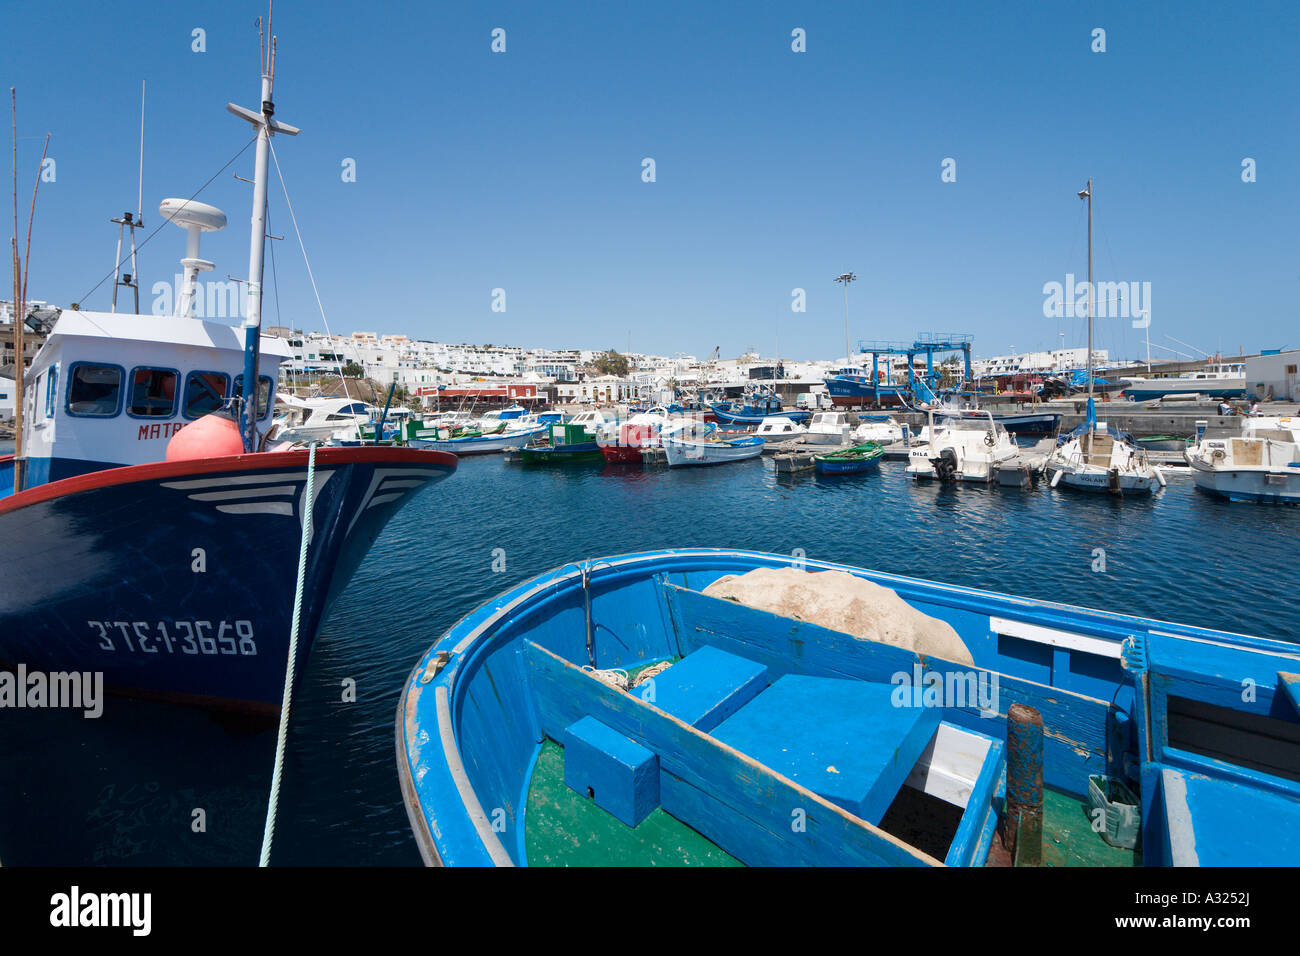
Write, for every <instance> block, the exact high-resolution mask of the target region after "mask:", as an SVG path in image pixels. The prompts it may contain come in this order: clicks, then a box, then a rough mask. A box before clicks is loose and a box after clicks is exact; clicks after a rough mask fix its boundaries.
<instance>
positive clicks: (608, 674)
mask: <svg viewBox="0 0 1300 956" xmlns="http://www.w3.org/2000/svg"><path fill="white" fill-rule="evenodd" d="M582 669H583V670H584V671H586V672H587V673H588V674H590V675H591V676H592V677H594V678H596V680H598V681H600V682H602V683H605V684H608V685H609V686H610V687H617V688H618V689H619V690H627V686H628V680H627V671H625V670H623V669H621V668H618V667H611V668H610V669H609V670H606V671H602V670H597V669H596V668H594V667H592V666H591V665H590V664H584V665H583V668H582Z"/></svg>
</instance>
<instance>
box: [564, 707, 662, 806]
mask: <svg viewBox="0 0 1300 956" xmlns="http://www.w3.org/2000/svg"><path fill="white" fill-rule="evenodd" d="M564 782H565V784H567V785H568V786H569V787H570V788H571V789H572V790H574V791H575V792H576V793H580V794H582V795H583V796H585V797H590V798H591V799H592V800H594V801H595V802H596V806H598V807H600V808H601V809H603V810H607V811H608V812H609V813H612V814H613V815H614V816H615V817H617V818H618V819H619V820H621V821H622V822H624V823H626V824H627V825H628V826H630V827H634V826H636V825H637V824H639V823H640V822H641V821H642V820H644V819H645V818H646V817H647V816H649V814H650V812H651V811H652V810H654V809H655V807H657V806H659V758H658V757H657V756H656V755H655V754H654V753H653V752H651V751H649V750H647V749H646V748H645V747H642V746H641V745H640V744H639V743H637V742H636V741H635V740H632V739H631V738H629V737H625V736H623V735H622V734H620V733H619V732H618V731H616V730H614V729H613V728H612V727H609V726H607V725H605V724H603V723H601V722H600V721H599V720H597V719H596V718H595V717H583V718H582V719H581V720H578V721H575V722H574V723H572V724H570V725H569V726H568V727H567V728H565V731H564Z"/></svg>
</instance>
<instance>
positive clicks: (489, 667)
mask: <svg viewBox="0 0 1300 956" xmlns="http://www.w3.org/2000/svg"><path fill="white" fill-rule="evenodd" d="M756 575H757V576H771V575H776V576H777V577H779V578H780V579H781V580H782V581H783V582H786V583H787V584H788V583H789V582H790V581H791V580H792V581H793V589H792V590H788V591H786V592H783V593H788V594H798V593H810V592H809V589H811V590H812V591H817V589H818V588H819V587H823V583H825V584H826V585H827V587H823V590H824V591H825V592H826V593H828V594H829V593H832V592H831V590H829V589H828V588H829V586H831V585H833V587H835V588H847V589H848V591H850V592H851V591H853V590H854V589H870V594H871V595H874V596H875V597H873V598H872V599H873V600H877V601H878V602H880V603H878V607H880V608H886V607H888V608H890V609H891V610H890V613H891V614H893V615H895V617H894V618H890V620H898V621H907V622H910V623H908V624H907V627H913V626H915V627H917V628H920V629H922V630H920V631H917V632H916V633H918V634H920V633H922V631H924V633H925V634H926V635H928V637H926V640H931V639H932V640H933V641H935V642H936V643H933V644H928V645H922V644H920V643H915V644H913V645H911V646H909V645H907V643H906V642H905V641H902V640H900V639H899V638H897V636H894V637H889V638H888V639H871V638H869V637H865V636H863V635H860V634H858V633H856V632H855V633H853V634H850V633H845V630H842V629H840V628H847V627H849V625H846V624H844V623H843V621H841V622H840V623H838V624H837V626H835V627H831V626H827V624H825V623H815V622H814V621H813V620H811V618H817V617H818V614H819V613H821V611H825V610H826V609H827V608H830V607H831V606H832V603H833V602H830V601H829V599H827V600H826V601H822V602H821V603H820V604H818V602H817V601H807V602H805V603H803V604H799V603H795V604H794V605H788V606H778V607H775V608H773V607H772V606H771V605H770V604H768V605H767V606H764V595H766V594H768V593H769V592H772V593H775V592H774V591H772V589H771V588H769V587H767V586H766V585H762V586H758V587H754V588H751V589H750V590H748V591H746V590H744V589H743V588H742V587H741V585H742V584H743V582H745V581H749V580H751V579H752V578H753V577H754V576H756ZM734 576H740V577H734ZM792 576H793V577H792ZM764 580H766V579H764ZM736 595H739V597H737V596H736ZM745 595H750V596H749V597H746V596H745ZM754 595H758V597H757V598H756V597H754ZM889 602H893V603H889ZM862 619H863V615H862V614H860V613H858V614H856V615H853V614H850V615H848V616H847V617H846V618H844V619H843V620H856V621H860V620H862ZM829 623H830V624H836V622H835V621H830V622H829ZM883 636H885V637H888V635H883ZM920 640H921V639H920V638H917V641H920ZM945 642H946V643H945ZM922 646H924V647H926V648H928V649H926V650H922V651H918V650H915V649H913V648H914V647H922ZM939 651H941V652H939ZM647 675H650V676H648V677H647ZM1297 675H1300V646H1297V645H1293V644H1289V643H1284V642H1281V641H1275V640H1268V639H1263V638H1259V637H1250V636H1246V635H1239V634H1232V633H1228V632H1223V631H1218V630H1213V629H1210V628H1202V627H1196V626H1193V625H1184V624H1173V623H1165V622H1160V621H1154V620H1148V619H1144V618H1140V617H1135V616H1132V615H1128V614H1121V613H1115V612H1108V611H1099V610H1090V609H1086V608H1079V607H1071V606H1068V605H1064V604H1057V603H1052V602H1047V601H1036V600H1028V599H1024V598H1018V597H1012V596H1008V595H1003V594H996V593H991V592H986V591H979V590H975V589H972V588H965V587H956V586H951V585H944V584H937V583H933V582H929V581H922V580H917V579H913V578H907V577H900V576H895V575H888V574H881V573H878V572H872V571H865V570H862V569H859V568H853V567H848V566H843V565H834V564H829V563H825V562H819V561H811V560H805V559H798V558H791V557H787V556H784V555H773V554H761V553H756V552H748V551H735V550H715V549H693V550H672V551H656V552H651V553H646V554H632V555H623V556H619V557H610V558H604V559H599V560H593V561H584V562H582V563H580V564H570V565H566V566H564V567H562V568H559V569H557V570H555V571H552V572H550V573H547V574H543V575H540V576H539V577H536V578H534V579H532V580H530V581H527V582H525V583H523V584H520V585H518V586H517V587H515V588H513V589H511V590H509V591H507V592H505V593H504V594H502V595H500V596H498V597H497V598H495V599H493V600H492V601H490V602H489V603H487V604H485V605H483V606H482V607H480V608H479V609H477V610H475V611H473V612H471V613H470V614H469V615H467V616H466V617H465V618H464V619H462V620H461V621H460V622H459V623H457V624H456V625H455V626H454V627H452V629H451V630H449V631H448V632H447V633H446V634H444V635H443V637H442V638H441V639H440V640H439V641H438V642H437V643H436V644H434V645H433V647H431V648H430V649H429V651H428V652H427V653H426V654H425V655H424V656H423V657H422V658H421V659H420V660H419V661H418V662H417V663H416V665H415V667H414V669H413V671H412V672H411V676H410V678H409V680H408V681H407V684H406V687H405V689H404V691H403V694H402V698H401V703H400V706H399V708H398V712H397V728H396V730H397V752H398V765H399V776H400V779H401V785H402V790H403V795H404V802H405V805H406V807H407V810H408V814H409V816H410V819H411V824H412V828H413V830H414V833H415V836H416V840H417V843H418V845H419V848H420V852H421V854H422V855H423V857H424V859H425V861H426V862H428V863H443V864H448V865H507V866H508V865H523V864H529V863H534V864H565V863H569V864H572V863H582V862H585V863H609V864H622V865H635V864H664V863H670V862H695V863H717V864H727V863H741V864H748V865H792V864H827V865H881V866H933V865H939V864H945V863H946V864H949V865H960V866H983V865H987V864H995V863H1004V864H1005V863H1018V864H1026V863H1029V864H1032V863H1043V864H1051V865H1065V864H1067V863H1079V862H1083V863H1090V864H1091V865H1121V866H1132V865H1134V864H1135V863H1143V864H1146V865H1156V866H1160V865H1220V864H1246V865H1264V864H1295V863H1296V862H1297V861H1298V860H1300V713H1298V710H1297V708H1300V676H1297ZM1243 688H1247V689H1248V690H1249V692H1248V693H1243ZM1085 813H1086V814H1088V816H1087V817H1081V814H1085ZM1089 818H1090V819H1092V820H1093V821H1094V826H1092V827H1088V826H1081V825H1080V820H1081V819H1089Z"/></svg>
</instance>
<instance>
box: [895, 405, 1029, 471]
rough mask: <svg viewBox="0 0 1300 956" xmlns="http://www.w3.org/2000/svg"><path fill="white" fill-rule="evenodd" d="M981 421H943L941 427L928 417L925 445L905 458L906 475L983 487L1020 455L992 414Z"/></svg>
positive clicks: (971, 417)
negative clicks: (977, 484) (999, 470)
mask: <svg viewBox="0 0 1300 956" xmlns="http://www.w3.org/2000/svg"><path fill="white" fill-rule="evenodd" d="M982 414H983V418H982V419H980V418H975V417H974V416H970V417H967V416H959V417H954V418H945V419H944V420H943V423H942V425H941V426H937V425H936V424H935V420H934V415H935V413H934V410H933V409H931V411H930V413H929V424H928V425H927V426H926V428H927V429H928V430H927V432H926V438H927V441H926V443H925V444H924V445H919V446H917V447H914V448H912V449H911V450H910V451H909V452H908V455H907V473H908V474H909V475H911V476H912V477H913V478H916V479H926V478H933V479H936V480H938V481H970V482H978V483H982V484H987V483H989V482H991V481H993V480H994V479H995V478H996V477H997V470H998V468H999V467H1001V466H1002V465H1003V464H1006V463H1009V462H1010V461H1011V460H1012V459H1014V458H1016V457H1017V456H1018V455H1019V454H1020V448H1019V446H1017V445H1016V443H1015V441H1014V440H1013V439H1012V438H1011V436H1010V435H1009V434H1008V433H1007V430H1006V429H1005V428H1003V427H1002V425H1001V423H1000V422H998V421H997V420H996V419H994V417H993V416H992V414H990V413H989V412H983V413H982Z"/></svg>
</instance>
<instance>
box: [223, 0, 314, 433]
mask: <svg viewBox="0 0 1300 956" xmlns="http://www.w3.org/2000/svg"><path fill="white" fill-rule="evenodd" d="M257 26H258V31H257V32H258V52H259V53H260V55H261V62H262V97H261V104H262V105H261V109H260V110H259V111H258V112H254V111H253V110H249V109H245V108H244V107H242V106H236V105H235V104H234V103H227V104H226V109H227V110H229V111H230V112H231V113H234V114H235V115H236V116H238V117H239V118H240V119H244V120H247V121H248V122H249V123H252V124H253V126H254V127H255V128H256V129H257V160H256V166H255V170H256V171H255V173H254V175H253V219H252V233H251V236H250V241H249V247H248V300H247V301H248V308H247V314H246V316H245V318H244V387H243V394H242V395H241V396H240V399H241V406H240V411H239V430H240V434H241V435H242V436H243V439H244V451H245V452H252V451H256V450H257V399H258V392H259V391H260V389H259V388H258V378H257V371H258V364H259V359H260V357H261V345H262V341H261V336H262V266H263V260H264V257H265V251H266V181H267V159H268V156H269V154H270V150H271V134H272V133H273V132H275V133H284V134H286V135H288V136H297V135H298V132H299V131H298V129H297V127H294V126H288V125H286V124H284V123H281V122H279V121H278V120H275V119H272V116H274V115H275V104H274V103H273V102H272V99H271V91H272V87H273V85H274V79H275V36H274V35H273V34H271V30H270V27H271V17H270V13H269V12H268V15H267V30H266V34H267V35H269V40H270V42H269V44H268V42H267V36H266V35H264V34H263V33H262V21H261V18H260V17H259V18H258V24H257Z"/></svg>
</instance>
